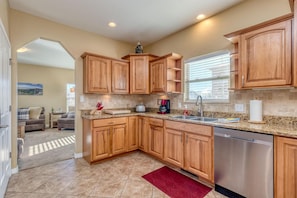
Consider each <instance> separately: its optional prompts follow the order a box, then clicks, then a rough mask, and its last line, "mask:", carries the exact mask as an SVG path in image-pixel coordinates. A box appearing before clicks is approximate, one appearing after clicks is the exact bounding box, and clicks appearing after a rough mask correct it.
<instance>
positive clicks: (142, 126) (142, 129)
mask: <svg viewBox="0 0 297 198" xmlns="http://www.w3.org/2000/svg"><path fill="white" fill-rule="evenodd" d="M137 129H138V145H139V149H140V150H142V151H143V152H148V130H149V119H148V118H147V117H142V116H139V117H138V123H137Z"/></svg>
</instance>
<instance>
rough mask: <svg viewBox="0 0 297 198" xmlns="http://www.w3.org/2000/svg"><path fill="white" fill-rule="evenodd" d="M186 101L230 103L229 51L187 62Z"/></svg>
mask: <svg viewBox="0 0 297 198" xmlns="http://www.w3.org/2000/svg"><path fill="white" fill-rule="evenodd" d="M185 63H186V64H185V73H184V74H185V83H184V85H185V89H184V90H185V101H186V102H193V101H196V98H197V96H198V95H201V96H202V98H203V100H204V101H206V102H228V101H229V91H228V88H229V83H230V55H229V52H227V51H219V52H214V53H211V54H207V55H203V56H199V57H196V58H192V59H190V60H188V61H186V62H185Z"/></svg>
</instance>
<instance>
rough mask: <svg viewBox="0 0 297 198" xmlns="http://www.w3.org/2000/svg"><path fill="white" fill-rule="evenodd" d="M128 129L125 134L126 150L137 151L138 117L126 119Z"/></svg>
mask: <svg viewBox="0 0 297 198" xmlns="http://www.w3.org/2000/svg"><path fill="white" fill-rule="evenodd" d="M128 122H129V127H128V132H127V144H128V145H127V150H128V151H133V150H137V149H138V117H137V116H132V117H129V118H128Z"/></svg>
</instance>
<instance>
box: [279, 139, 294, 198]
mask: <svg viewBox="0 0 297 198" xmlns="http://www.w3.org/2000/svg"><path fill="white" fill-rule="evenodd" d="M274 145H275V146H274V149H275V152H274V153H275V159H274V162H275V164H274V166H275V169H274V170H275V173H274V177H275V178H274V181H275V192H274V197H275V198H283V197H297V188H296V186H297V139H294V138H287V137H279V136H276V137H275V138H274Z"/></svg>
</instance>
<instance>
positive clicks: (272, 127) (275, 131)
mask: <svg viewBox="0 0 297 198" xmlns="http://www.w3.org/2000/svg"><path fill="white" fill-rule="evenodd" d="M175 115H177V114H158V113H136V112H134V113H129V114H117V115H110V114H104V113H103V114H101V115H82V118H84V119H89V120H94V119H106V118H116V117H127V116H145V117H151V118H159V119H163V120H173V121H178V122H186V123H194V124H202V125H208V126H214V127H223V128H229V129H237V130H243V131H251V132H256V133H264V134H271V135H278V136H285V137H292V138H297V126H295V125H292V124H288V125H285V124H278V125H277V124H253V123H249V122H246V121H240V122H237V123H220V122H204V121H197V120H188V119H181V118H174V117H173V116H175Z"/></svg>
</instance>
